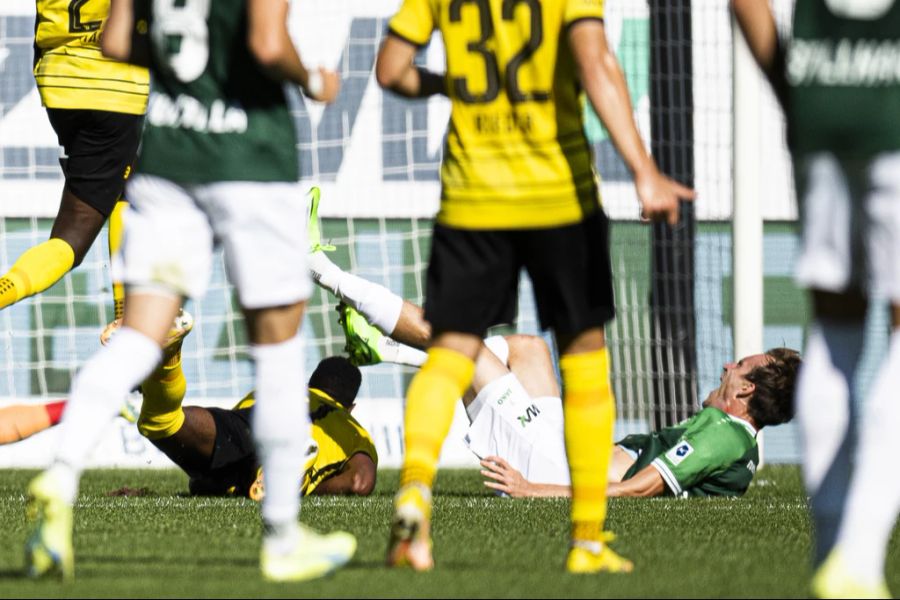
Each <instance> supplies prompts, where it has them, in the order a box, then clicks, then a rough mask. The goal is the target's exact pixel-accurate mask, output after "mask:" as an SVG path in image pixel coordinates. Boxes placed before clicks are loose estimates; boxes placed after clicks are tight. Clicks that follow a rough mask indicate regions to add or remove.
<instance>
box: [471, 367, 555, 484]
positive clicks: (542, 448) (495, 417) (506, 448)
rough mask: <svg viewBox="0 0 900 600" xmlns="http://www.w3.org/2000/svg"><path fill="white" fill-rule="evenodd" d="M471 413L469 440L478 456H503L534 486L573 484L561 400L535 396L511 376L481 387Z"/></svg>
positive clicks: (472, 449) (472, 403)
mask: <svg viewBox="0 0 900 600" xmlns="http://www.w3.org/2000/svg"><path fill="white" fill-rule="evenodd" d="M466 412H467V413H468V415H469V420H470V425H469V430H468V432H467V433H466V437H465V442H466V445H467V446H468V447H469V449H470V450H471V451H472V452H473V453H474V454H475V455H476V456H478V457H479V458H484V457H485V456H491V455H495V456H499V457H501V458H503V459H505V460H506V461H507V462H508V463H509V464H510V466H512V467H513V468H514V469H516V470H518V471H519V472H521V473H522V475H523V476H524V477H525V479H527V480H528V481H531V482H533V483H553V484H556V485H569V465H568V461H567V460H566V445H565V439H564V435H563V411H562V400H560V399H559V398H531V397H530V396H529V395H528V393H527V392H526V391H525V388H523V387H522V384H521V383H520V382H519V380H518V379H517V378H516V376H515V375H513V374H512V373H510V374H508V375H505V376H503V377H501V378H500V379H497V380H494V381H492V382H491V383H489V384H488V385H487V386H485V387H484V388H482V390H481V391H480V392H479V393H478V395H477V396H476V397H475V399H474V400H473V401H472V402H471V403H470V404H469V406H468V407H467V408H466Z"/></svg>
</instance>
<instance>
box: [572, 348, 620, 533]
mask: <svg viewBox="0 0 900 600" xmlns="http://www.w3.org/2000/svg"><path fill="white" fill-rule="evenodd" d="M559 367H560V371H561V372H562V379H563V388H564V393H563V407H564V409H565V438H566V452H567V453H568V456H569V471H570V473H571V476H572V538H573V539H575V540H583V541H600V539H601V533H602V531H603V523H604V521H605V519H606V480H607V472H608V470H609V461H610V458H611V456H612V441H613V440H612V436H613V426H614V424H615V418H616V414H615V410H616V409H615V400H614V398H613V394H612V390H611V389H610V386H609V358H608V354H607V352H606V349H605V348H604V349H602V350H599V351H595V352H587V353H583V354H569V355H566V356H563V357H562V359H561V360H560V361H559Z"/></svg>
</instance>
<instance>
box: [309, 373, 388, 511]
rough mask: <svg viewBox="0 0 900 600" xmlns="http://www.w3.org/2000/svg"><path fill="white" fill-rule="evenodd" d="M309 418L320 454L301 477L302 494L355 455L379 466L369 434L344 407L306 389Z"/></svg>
mask: <svg viewBox="0 0 900 600" xmlns="http://www.w3.org/2000/svg"><path fill="white" fill-rule="evenodd" d="M309 418H310V420H311V421H312V437H313V440H315V442H316V443H317V444H318V445H319V454H318V455H317V456H316V460H315V462H314V463H313V465H312V467H311V468H310V469H309V470H308V471H307V473H306V476H305V477H304V478H303V483H304V488H303V493H304V494H311V493H312V492H313V490H315V489H316V487H317V486H318V485H319V484H320V483H322V482H323V481H324V480H326V479H328V478H329V477H331V476H332V475H337V474H338V473H340V472H341V470H342V469H343V468H344V465H345V464H346V463H347V461H348V460H350V458H351V457H352V456H353V455H354V454H358V453H362V454H365V455H367V456H368V457H369V458H371V459H372V460H373V461H374V462H375V464H376V465H378V452H376V451H375V444H374V443H373V442H372V438H371V436H369V432H368V431H366V430H365V429H364V428H363V426H362V425H360V424H359V421H357V420H356V419H354V418H353V416H352V415H351V414H350V412H349V411H348V410H347V409H346V408H344V407H343V406H342V405H341V404H339V403H338V402H336V401H334V400H332V399H331V397H330V396H328V395H327V394H326V393H325V392H323V391H321V390H317V389H315V388H310V389H309Z"/></svg>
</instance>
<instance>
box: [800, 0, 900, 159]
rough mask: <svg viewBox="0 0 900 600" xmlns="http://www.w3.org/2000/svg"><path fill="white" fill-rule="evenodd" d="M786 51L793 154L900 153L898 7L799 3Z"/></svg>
mask: <svg viewBox="0 0 900 600" xmlns="http://www.w3.org/2000/svg"><path fill="white" fill-rule="evenodd" d="M786 50H787V52H786V64H785V69H786V73H785V75H786V80H787V84H788V90H787V94H786V104H787V106H786V112H787V120H788V142H789V144H790V146H791V150H792V151H793V152H794V154H795V155H796V154H801V155H802V154H808V153H811V152H818V151H831V152H834V153H836V154H838V155H839V156H844V157H858V158H868V157H870V156H872V155H874V154H877V153H881V152H886V151H896V150H900V119H898V118H897V107H900V1H898V0H797V3H796V7H795V9H794V24H793V31H792V33H791V37H790V39H789V41H788V43H787V48H786Z"/></svg>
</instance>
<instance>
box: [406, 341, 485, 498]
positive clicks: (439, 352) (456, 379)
mask: <svg viewBox="0 0 900 600" xmlns="http://www.w3.org/2000/svg"><path fill="white" fill-rule="evenodd" d="M474 372H475V363H474V362H473V361H472V359H470V358H469V357H468V356H465V355H464V354H460V353H459V352H456V351H454V350H448V349H446V348H432V349H430V350H429V351H428V359H427V360H426V361H425V364H424V365H422V368H421V369H419V372H418V373H416V376H415V377H414V378H413V380H412V383H410V385H409V390H408V391H407V393H406V412H405V414H404V420H403V423H404V429H405V433H404V441H405V444H406V455H405V456H404V459H403V468H402V470H401V471H400V485H401V486H404V485H407V484H409V483H422V484H424V485H426V486H428V487H429V488H430V487H431V485H432V483H433V482H434V475H435V473H436V472H437V461H438V457H439V456H440V453H441V446H442V445H443V444H444V438H446V437H447V433H448V432H449V431H450V424H451V423H452V422H453V413H454V409H455V408H456V401H457V400H459V398H460V397H461V396H462V394H463V392H464V391H465V389H466V388H467V387H468V386H469V384H470V383H471V382H472V375H473V374H474Z"/></svg>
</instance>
